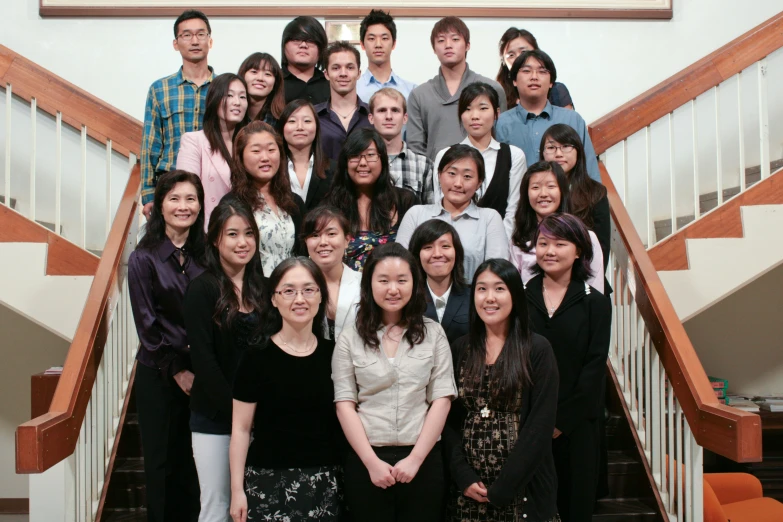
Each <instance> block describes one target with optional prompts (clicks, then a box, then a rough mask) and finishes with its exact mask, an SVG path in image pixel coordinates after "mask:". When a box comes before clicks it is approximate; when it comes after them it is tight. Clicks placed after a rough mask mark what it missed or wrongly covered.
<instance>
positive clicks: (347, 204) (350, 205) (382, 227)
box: [324, 129, 401, 236]
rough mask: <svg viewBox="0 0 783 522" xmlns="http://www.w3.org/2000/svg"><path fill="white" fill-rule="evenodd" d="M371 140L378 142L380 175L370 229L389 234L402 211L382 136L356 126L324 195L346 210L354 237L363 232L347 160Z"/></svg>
mask: <svg viewBox="0 0 783 522" xmlns="http://www.w3.org/2000/svg"><path fill="white" fill-rule="evenodd" d="M372 143H375V147H376V149H378V161H379V162H380V164H381V174H380V175H379V176H378V179H377V180H376V181H375V184H374V185H373V193H372V203H371V205H370V215H369V223H368V225H369V228H370V230H372V231H374V232H381V233H384V234H386V233H388V232H389V230H391V227H392V221H393V216H394V213H395V212H397V213H399V211H400V201H399V197H398V193H397V191H396V190H395V188H394V184H393V183H392V180H391V175H390V174H389V155H388V154H387V152H386V144H385V143H384V141H383V138H381V135H380V134H378V131H376V130H375V129H356V130H355V131H353V132H352V133H351V134H349V135H348V139H346V140H345V144H344V145H343V148H342V150H341V151H340V157H339V160H338V162H337V173H336V174H335V176H334V179H333V180H332V188H331V189H330V190H329V193H328V194H327V195H326V197H325V198H324V199H325V201H327V202H328V204H329V205H331V206H333V207H337V208H339V209H340V210H342V211H343V213H344V214H345V217H346V218H348V222H349V223H350V224H351V234H352V235H354V236H356V235H358V234H359V232H360V231H361V216H360V214H359V204H358V200H359V197H358V194H357V193H356V185H355V184H354V182H353V180H352V179H351V176H349V175H348V160H349V159H351V158H355V157H357V156H359V155H360V154H362V153H363V152H364V151H365V150H367V148H368V147H369V146H370V145H371V144H372ZM400 219H401V218H400Z"/></svg>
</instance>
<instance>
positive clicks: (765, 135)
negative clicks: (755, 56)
mask: <svg viewBox="0 0 783 522" xmlns="http://www.w3.org/2000/svg"><path fill="white" fill-rule="evenodd" d="M756 65H757V68H758V76H759V160H760V161H761V179H764V178H768V177H769V174H770V169H769V108H768V101H767V59H766V58H762V59H761V60H759V61H758V63H757V64H756Z"/></svg>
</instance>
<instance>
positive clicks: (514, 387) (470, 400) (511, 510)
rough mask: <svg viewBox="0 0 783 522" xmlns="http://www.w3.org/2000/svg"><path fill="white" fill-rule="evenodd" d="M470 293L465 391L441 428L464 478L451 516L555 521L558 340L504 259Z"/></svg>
mask: <svg viewBox="0 0 783 522" xmlns="http://www.w3.org/2000/svg"><path fill="white" fill-rule="evenodd" d="M470 301H471V303H470V333H469V334H468V335H467V336H465V337H463V338H462V339H460V340H459V341H458V342H457V343H456V346H455V347H454V348H455V350H454V357H455V364H454V372H455V375H456V379H457V388H458V389H459V395H458V397H457V399H456V400H455V401H454V405H453V407H452V408H451V412H450V413H449V418H448V423H447V424H446V429H445V430H444V432H443V440H444V442H445V445H446V452H447V456H448V457H447V458H448V461H449V468H450V471H451V476H452V480H453V481H454V482H455V483H456V486H457V489H456V491H453V495H452V501H451V503H450V510H449V511H450V520H453V521H455V522H457V521H459V522H479V521H481V522H484V521H487V522H489V521H492V522H522V521H525V522H551V521H557V520H559V518H558V516H557V508H556V506H555V498H556V497H555V491H556V490H557V480H556V478H555V469H554V462H553V460H552V452H551V446H550V444H551V442H550V439H551V437H552V430H553V429H554V426H555V415H556V405H557V383H558V375H557V365H556V362H555V358H554V356H553V354H552V348H551V347H550V346H549V342H547V340H546V339H544V338H543V337H541V336H539V335H536V334H534V333H532V332H531V331H530V330H529V329H528V310H527V302H526V300H525V290H524V287H523V285H522V278H521V277H520V275H519V272H518V271H517V270H516V268H514V265H512V264H511V263H510V262H508V261H506V260H505V259H490V260H487V261H485V262H484V263H482V264H481V265H480V266H479V268H478V269H477V270H476V275H475V277H474V278H473V285H472V288H471V296H470Z"/></svg>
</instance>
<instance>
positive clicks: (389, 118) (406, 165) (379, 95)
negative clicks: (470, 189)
mask: <svg viewBox="0 0 783 522" xmlns="http://www.w3.org/2000/svg"><path fill="white" fill-rule="evenodd" d="M368 119H369V120H370V123H371V124H372V125H373V127H375V130H377V131H378V134H380V135H381V137H382V138H383V141H384V142H385V143H386V150H387V152H388V154H389V174H390V175H391V178H392V181H393V182H394V185H395V186H397V187H405V188H407V189H409V190H412V191H413V192H414V193H415V194H416V196H418V198H419V201H421V204H422V205H426V204H427V203H431V202H432V197H433V185H432V176H433V174H432V161H430V159H429V158H428V157H427V156H425V155H424V154H417V153H415V152H413V151H412V150H411V149H409V148H408V146H407V145H406V144H405V142H404V141H403V140H402V132H403V128H404V126H405V123H406V122H407V121H408V107H407V105H406V103H405V96H403V95H402V93H401V92H400V91H398V90H397V89H394V88H392V87H384V88H383V89H380V90H378V91H376V92H375V94H373V95H372V97H371V98H370V114H369V115H368Z"/></svg>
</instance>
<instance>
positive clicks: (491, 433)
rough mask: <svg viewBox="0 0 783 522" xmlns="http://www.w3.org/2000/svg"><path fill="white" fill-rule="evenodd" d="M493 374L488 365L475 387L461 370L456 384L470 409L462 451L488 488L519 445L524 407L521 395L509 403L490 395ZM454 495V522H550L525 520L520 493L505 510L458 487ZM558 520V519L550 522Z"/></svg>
mask: <svg viewBox="0 0 783 522" xmlns="http://www.w3.org/2000/svg"><path fill="white" fill-rule="evenodd" d="M491 371H492V365H490V364H488V365H486V367H485V371H484V375H483V377H482V379H481V382H480V383H478V386H476V385H475V383H473V384H471V383H467V385H466V383H465V381H464V377H463V374H464V368H460V371H459V379H458V381H457V387H458V390H459V391H458V394H459V398H460V399H462V401H463V403H464V405H465V408H466V409H467V410H468V415H467V417H465V423H464V425H463V430H462V450H463V452H464V454H465V455H466V456H467V459H468V462H469V463H470V465H471V466H472V467H473V469H474V470H475V472H476V474H478V476H479V477H480V479H481V481H482V482H483V483H484V485H485V486H486V487H487V488H489V487H490V486H492V483H493V482H494V480H495V477H497V476H498V475H499V474H500V471H501V470H502V469H503V465H504V464H505V463H506V459H507V458H508V455H509V452H510V451H511V449H512V448H513V447H514V445H515V444H516V443H517V436H518V434H519V412H520V410H521V408H522V397H521V394H520V395H519V396H517V397H516V398H515V399H514V400H513V401H510V402H509V401H503V400H499V399H497V398H494V397H492V396H491V394H490V384H491V383H490V373H491ZM452 495H453V496H454V498H456V502H450V503H449V505H450V506H451V507H450V513H449V515H450V519H451V521H452V522H550V521H529V520H528V519H527V517H523V507H524V506H523V503H524V496H523V495H521V494H520V495H517V497H515V498H514V501H513V502H511V504H509V505H508V506H505V507H502V508H501V507H496V506H493V505H492V504H490V503H478V502H476V501H474V500H472V499H470V498H468V497H465V496H464V495H463V494H462V492H461V491H456V488H453V491H452ZM559 520H560V518H559V517H555V518H554V519H552V521H551V522H559Z"/></svg>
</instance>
